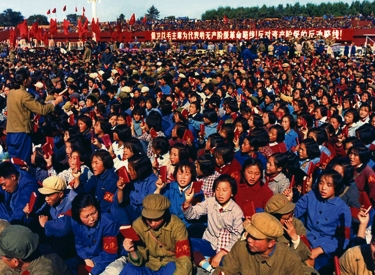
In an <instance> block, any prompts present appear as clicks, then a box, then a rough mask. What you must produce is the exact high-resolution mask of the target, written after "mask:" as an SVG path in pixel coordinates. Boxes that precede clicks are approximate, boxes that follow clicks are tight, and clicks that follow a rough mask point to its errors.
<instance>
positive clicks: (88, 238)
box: [72, 193, 120, 275]
mask: <svg viewBox="0 0 375 275" xmlns="http://www.w3.org/2000/svg"><path fill="white" fill-rule="evenodd" d="M99 209H100V208H99V203H98V201H97V200H95V198H94V197H93V196H92V195H90V194H86V193H82V194H78V195H77V196H76V197H75V198H74V199H73V202H72V219H73V220H72V228H73V233H74V236H75V244H76V250H77V254H78V257H79V258H80V260H81V261H82V262H84V264H85V265H86V266H87V267H88V268H91V271H90V273H91V274H93V275H98V274H101V273H102V272H103V271H104V269H105V268H106V266H107V265H109V264H110V263H111V262H113V261H114V260H116V258H117V257H118V244H117V235H118V233H119V227H120V225H119V224H118V223H117V222H116V221H114V220H113V218H112V216H111V215H110V214H109V213H103V212H100V210H99Z"/></svg>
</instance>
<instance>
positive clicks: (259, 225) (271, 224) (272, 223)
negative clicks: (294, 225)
mask: <svg viewBox="0 0 375 275" xmlns="http://www.w3.org/2000/svg"><path fill="white" fill-rule="evenodd" d="M243 227H244V229H245V230H246V232H247V233H249V234H250V235H251V236H252V237H253V238H255V239H259V240H263V239H277V238H278V237H280V236H282V235H283V234H284V229H283V227H282V225H281V223H280V222H279V221H278V220H277V219H276V218H275V217H274V216H272V215H271V214H268V213H265V212H263V213H256V214H254V215H253V216H252V217H251V220H246V221H245V222H244V223H243Z"/></svg>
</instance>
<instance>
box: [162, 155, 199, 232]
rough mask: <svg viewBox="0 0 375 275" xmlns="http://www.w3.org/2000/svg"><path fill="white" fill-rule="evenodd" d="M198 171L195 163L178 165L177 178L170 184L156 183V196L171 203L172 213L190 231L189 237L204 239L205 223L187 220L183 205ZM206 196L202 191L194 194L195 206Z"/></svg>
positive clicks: (176, 169)
mask: <svg viewBox="0 0 375 275" xmlns="http://www.w3.org/2000/svg"><path fill="white" fill-rule="evenodd" d="M196 176H197V173H196V170H195V165H194V163H191V162H180V163H178V164H177V165H176V168H175V171H174V173H173V177H174V178H175V180H174V181H172V182H171V183H170V184H165V182H163V181H162V179H161V178H160V177H159V179H158V180H157V182H156V191H155V193H156V194H162V195H164V196H165V197H167V198H168V199H169V200H170V202H171V207H170V212H171V213H172V214H174V215H176V216H177V217H179V218H180V219H181V220H182V222H183V223H184V224H185V225H186V228H187V229H188V232H189V236H190V237H192V236H197V237H196V238H198V237H202V235H203V231H204V229H205V226H204V225H203V222H199V221H196V220H187V219H186V218H185V216H184V213H183V211H182V207H181V206H182V204H183V203H184V201H185V193H186V191H187V190H189V188H190V187H191V186H192V183H193V182H194V181H195V180H196ZM203 199H204V196H203V192H202V190H199V192H198V193H195V194H194V204H196V203H199V202H201V201H203Z"/></svg>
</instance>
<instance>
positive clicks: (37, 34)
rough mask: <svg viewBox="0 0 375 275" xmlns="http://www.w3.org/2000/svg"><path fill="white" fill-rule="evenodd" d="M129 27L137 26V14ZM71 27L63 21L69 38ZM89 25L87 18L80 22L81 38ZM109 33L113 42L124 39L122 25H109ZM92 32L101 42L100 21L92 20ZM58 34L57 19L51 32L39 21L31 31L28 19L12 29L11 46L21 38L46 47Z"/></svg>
mask: <svg viewBox="0 0 375 275" xmlns="http://www.w3.org/2000/svg"><path fill="white" fill-rule="evenodd" d="M146 22H147V18H146V16H145V17H144V18H143V19H142V23H144V24H145V23H146ZM128 24H129V25H134V24H135V14H134V13H133V14H132V16H131V17H130V19H129V23H128ZM69 25H70V22H69V20H66V19H64V21H63V30H64V35H65V36H66V37H67V36H68V34H69ZM88 25H89V21H88V19H87V18H86V21H85V22H84V23H82V21H81V20H78V35H79V37H81V38H84V37H85V36H86V34H87V33H88V32H89V30H88ZM108 28H109V31H110V33H111V39H112V40H113V41H116V40H121V38H122V28H123V26H122V23H118V24H117V25H116V27H115V30H114V29H113V28H112V27H111V25H109V24H108ZM91 30H92V32H93V33H94V34H95V37H96V41H100V33H101V30H100V25H99V19H96V20H95V19H94V18H93V19H92V21H91ZM56 33H57V22H56V20H55V19H52V18H51V19H50V28H49V31H47V30H46V29H43V28H40V27H39V24H38V22H37V21H35V22H34V23H33V24H32V26H31V28H30V31H29V29H28V26H27V21H26V19H25V20H24V21H23V22H22V23H20V24H18V25H17V27H16V28H12V29H11V30H10V34H9V40H10V44H11V45H16V39H17V37H18V36H19V37H21V38H23V39H31V38H34V39H37V40H38V41H43V43H44V44H45V45H48V35H55V34H56Z"/></svg>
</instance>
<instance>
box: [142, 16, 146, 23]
mask: <svg viewBox="0 0 375 275" xmlns="http://www.w3.org/2000/svg"><path fill="white" fill-rule="evenodd" d="M142 23H143V24H146V23H147V17H146V15H145V17H143V19H142Z"/></svg>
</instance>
